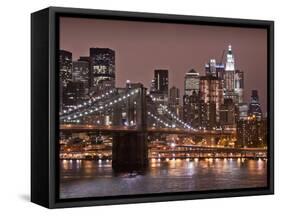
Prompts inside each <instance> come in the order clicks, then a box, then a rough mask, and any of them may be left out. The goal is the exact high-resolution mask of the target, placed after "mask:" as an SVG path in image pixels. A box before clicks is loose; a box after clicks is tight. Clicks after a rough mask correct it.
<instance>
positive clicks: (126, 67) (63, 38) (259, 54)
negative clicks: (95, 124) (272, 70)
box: [60, 17, 267, 112]
mask: <svg viewBox="0 0 281 216" xmlns="http://www.w3.org/2000/svg"><path fill="white" fill-rule="evenodd" d="M229 44H231V45H232V49H233V53H234V58H235V62H236V64H235V65H236V69H239V70H242V71H244V87H245V88H244V89H245V91H244V101H245V102H249V101H250V95H251V90H252V89H257V90H258V92H259V96H260V102H261V105H262V110H263V112H266V103H267V97H266V95H267V90H266V88H267V80H266V79H267V34H266V30H265V29H252V28H235V27H214V26H199V25H187V24H165V23H151V22H135V21H113V20H98V19H85V18H66V17H65V18H61V20H60V49H64V50H67V51H70V52H72V54H73V60H76V59H77V58H79V56H89V48H90V47H105V48H110V49H113V50H115V53H116V84H117V87H124V85H125V82H126V80H131V82H141V83H143V84H144V85H145V86H146V87H149V86H150V82H151V80H152V79H153V74H154V69H168V70H169V88H170V87H172V86H173V85H174V86H176V87H178V88H179V89H180V94H181V97H182V95H183V90H184V83H183V82H184V75H185V73H186V72H187V71H189V70H190V69H192V68H194V69H195V70H196V71H197V72H199V73H200V74H201V75H203V74H204V73H205V72H204V65H205V63H207V62H208V60H209V59H210V58H215V59H216V60H217V61H220V60H221V57H222V52H223V50H224V49H225V50H226V51H227V47H228V45H229Z"/></svg>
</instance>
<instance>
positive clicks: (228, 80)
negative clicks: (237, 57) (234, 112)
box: [223, 45, 238, 104]
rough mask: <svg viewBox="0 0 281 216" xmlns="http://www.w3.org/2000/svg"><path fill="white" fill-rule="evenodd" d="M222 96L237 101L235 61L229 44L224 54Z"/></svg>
mask: <svg viewBox="0 0 281 216" xmlns="http://www.w3.org/2000/svg"><path fill="white" fill-rule="evenodd" d="M223 85H224V86H223V87H224V98H229V99H232V100H233V102H234V103H235V104H237V103H238V94H237V93H236V92H235V61H234V55H233V52H232V47H231V45H229V46H228V51H227V54H226V63H225V71H224V75H223Z"/></svg>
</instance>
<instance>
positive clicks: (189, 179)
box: [60, 159, 267, 198]
mask: <svg viewBox="0 0 281 216" xmlns="http://www.w3.org/2000/svg"><path fill="white" fill-rule="evenodd" d="M60 167H61V171H60V172H61V184H60V197H61V198H81V197H96V196H112V195H113V196H114V195H127V194H144V193H161V192H183V191H198V190H216V189H231V188H251V187H264V186H266V185H267V162H266V161H264V160H261V159H259V160H245V159H203V160H198V159H194V160H191V159H190V160H189V159H186V160H181V159H171V160H166V161H159V160H157V159H155V160H151V161H150V164H149V168H148V171H147V172H146V173H145V174H139V175H128V174H126V173H123V174H118V175H115V174H114V172H113V171H112V168H111V161H109V160H107V161H102V160H100V161H91V160H62V161H61V166H60Z"/></svg>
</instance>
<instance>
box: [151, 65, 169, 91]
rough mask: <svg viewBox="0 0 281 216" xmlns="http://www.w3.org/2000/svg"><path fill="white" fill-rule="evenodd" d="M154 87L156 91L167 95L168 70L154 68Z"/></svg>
mask: <svg viewBox="0 0 281 216" xmlns="http://www.w3.org/2000/svg"><path fill="white" fill-rule="evenodd" d="M154 88H155V92H156V93H160V94H166V95H168V89H169V71H168V70H165V69H157V70H154Z"/></svg>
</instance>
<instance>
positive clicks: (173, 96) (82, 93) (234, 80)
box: [60, 46, 267, 146]
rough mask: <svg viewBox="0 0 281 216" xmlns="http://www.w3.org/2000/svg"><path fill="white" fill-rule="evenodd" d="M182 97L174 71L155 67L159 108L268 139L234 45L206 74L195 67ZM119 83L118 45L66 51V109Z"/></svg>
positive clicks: (252, 140)
mask: <svg viewBox="0 0 281 216" xmlns="http://www.w3.org/2000/svg"><path fill="white" fill-rule="evenodd" d="M182 84H183V85H184V93H183V96H182V97H181V95H180V90H179V88H177V87H176V86H172V87H169V71H168V70H167V69H156V70H154V78H153V80H152V82H151V86H150V89H149V92H150V94H151V95H152V96H153V97H154V98H155V99H156V101H155V103H159V104H161V106H157V107H158V110H157V112H158V114H159V115H165V112H164V109H167V108H168V109H169V110H171V111H172V112H173V113H175V114H176V115H177V116H178V117H179V118H180V119H182V120H183V121H184V122H185V123H187V124H188V125H190V126H192V127H193V128H198V129H202V130H205V129H206V130H236V131H237V145H240V146H263V145H266V134H267V123H266V117H265V116H264V115H263V113H262V110H261V106H260V103H259V97H258V91H257V90H253V91H252V96H251V100H250V103H246V102H245V101H244V72H243V71H240V70H238V69H236V67H235V59H234V55H233V51H232V47H231V46H228V50H227V53H226V56H225V60H224V62H223V61H221V62H218V61H217V60H215V59H210V60H209V62H208V63H207V64H205V72H204V75H200V74H199V73H198V72H197V71H196V70H194V69H191V70H189V71H188V72H187V73H186V74H185V76H184V83H182ZM112 88H115V51H114V50H112V49H109V48H90V53H89V56H82V57H80V58H79V59H78V60H75V61H74V60H72V54H71V53H70V52H68V51H65V50H61V51H60V98H61V101H60V109H61V110H62V109H64V108H69V107H72V106H75V105H77V104H79V103H81V102H83V101H85V100H86V99H88V98H89V97H91V94H93V93H95V92H99V91H105V90H107V89H112Z"/></svg>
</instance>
